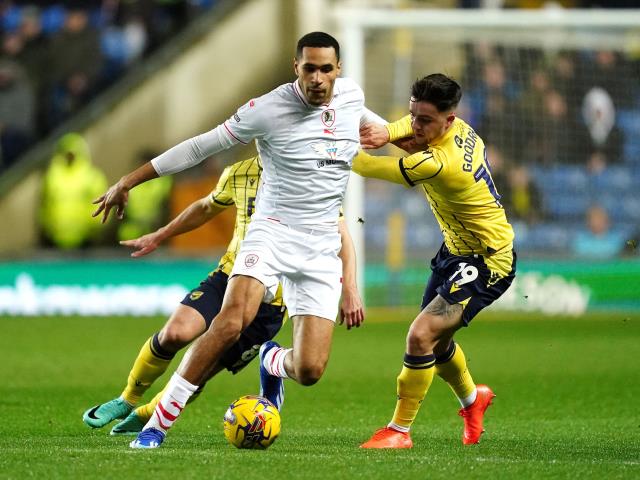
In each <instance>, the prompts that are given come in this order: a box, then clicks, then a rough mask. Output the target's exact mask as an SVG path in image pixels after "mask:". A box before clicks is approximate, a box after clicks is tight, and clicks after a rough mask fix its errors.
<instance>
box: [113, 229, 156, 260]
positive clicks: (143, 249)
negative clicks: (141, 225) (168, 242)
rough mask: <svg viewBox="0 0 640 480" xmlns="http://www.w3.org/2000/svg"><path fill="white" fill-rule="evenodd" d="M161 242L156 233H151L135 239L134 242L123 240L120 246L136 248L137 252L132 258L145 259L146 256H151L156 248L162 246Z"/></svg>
mask: <svg viewBox="0 0 640 480" xmlns="http://www.w3.org/2000/svg"><path fill="white" fill-rule="evenodd" d="M160 243H161V240H160V238H159V237H158V235H157V234H156V233H155V232H154V233H149V234H147V235H143V236H142V237H139V238H134V239H133V240H122V241H121V242H120V245H124V246H125V247H131V248H135V252H132V253H131V256H132V257H134V258H137V257H143V256H145V255H148V254H150V253H151V252H153V251H154V250H155V249H156V248H158V247H159V246H160Z"/></svg>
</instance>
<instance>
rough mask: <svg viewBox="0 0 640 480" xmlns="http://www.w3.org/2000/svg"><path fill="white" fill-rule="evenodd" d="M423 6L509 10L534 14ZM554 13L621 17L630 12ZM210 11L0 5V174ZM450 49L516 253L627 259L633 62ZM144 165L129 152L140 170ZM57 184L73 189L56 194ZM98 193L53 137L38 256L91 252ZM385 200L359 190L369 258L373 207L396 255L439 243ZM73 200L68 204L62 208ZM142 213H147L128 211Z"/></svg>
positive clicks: (639, 177)
mask: <svg viewBox="0 0 640 480" xmlns="http://www.w3.org/2000/svg"><path fill="white" fill-rule="evenodd" d="M333 3H341V2H333ZM344 3H346V4H348V3H354V4H358V3H362V2H357V1H355V2H349V1H344ZM380 3H381V4H384V3H385V2H380ZM429 3H430V2H426V1H417V0H416V1H415V2H407V4H415V5H421V6H426V5H427V4H429ZM432 3H436V4H442V5H439V6H448V7H456V6H457V7H478V6H483V5H486V4H487V3H492V4H495V5H494V6H501V7H513V8H516V7H539V6H542V5H544V3H545V2H537V1H498V2H496V1H493V2H487V1H473V0H466V1H465V0H460V1H450V2H432ZM445 3H446V5H445ZM558 3H559V4H561V5H562V6H565V7H594V6H595V7H629V6H634V5H631V4H630V3H640V2H624V1H619V2H616V1H612V2H596V1H561V2H558ZM214 4H215V0H101V1H100V0H93V1H65V2H55V1H37V2H36V1H31V2H18V1H8V0H5V1H0V29H1V34H2V55H1V60H0V173H1V172H2V170H3V169H5V168H8V167H9V166H10V165H11V164H12V163H13V162H15V161H16V160H17V159H18V158H19V156H20V155H21V154H22V153H23V152H24V151H25V150H26V149H27V148H28V147H29V146H30V145H33V144H34V142H35V141H36V140H37V139H39V138H42V137H43V136H45V135H46V134H47V133H49V132H51V130H52V129H54V128H55V127H56V126H58V125H60V124H61V123H62V122H63V121H64V120H65V119H68V118H70V117H71V116H72V115H73V114H75V113H77V112H78V111H79V109H80V108H81V107H82V106H83V105H85V104H86V103H87V102H89V101H90V100H91V99H93V98H94V97H95V96H96V95H97V93H99V92H100V91H101V90H103V89H105V88H106V87H108V86H109V85H111V84H113V83H114V82H115V81H116V80H117V79H118V78H120V77H121V76H122V75H123V74H124V73H125V72H126V71H127V70H128V69H129V68H130V67H131V66H134V65H136V63H137V62H138V61H139V60H140V59H142V58H143V57H145V56H146V55H148V54H149V53H151V52H153V51H154V50H155V49H157V48H158V47H159V46H160V45H162V44H164V43H166V42H167V40H168V39H170V38H171V37H172V36H173V35H175V34H177V33H178V32H180V31H181V30H182V29H183V28H184V27H185V26H186V25H187V24H188V23H189V21H190V20H192V19H193V18H195V16H196V15H197V14H198V13H199V12H202V11H203V10H206V9H209V8H211V7H212V6H213V5H214ZM463 49H464V58H465V68H464V72H463V74H462V76H461V78H459V81H460V83H461V84H462V86H463V91H464V96H463V102H462V104H461V106H460V111H459V115H460V116H461V117H462V118H464V119H465V120H467V121H468V122H469V123H470V124H471V125H472V126H473V127H474V128H475V129H476V130H477V131H478V132H479V134H480V135H481V136H482V137H483V138H484V139H485V142H486V144H487V154H488V155H487V156H488V159H489V162H490V163H491V167H492V175H493V178H494V182H495V184H496V186H497V188H498V191H499V192H500V193H501V195H502V199H501V202H502V203H503V205H504V206H505V208H506V210H507V213H508V215H509V218H510V220H511V221H512V223H514V225H515V227H516V231H517V238H518V243H519V246H520V247H521V248H524V249H526V250H527V251H531V252H541V253H545V254H549V253H550V252H551V253H552V254H553V253H554V252H555V253H560V254H565V253H572V254H574V255H577V256H587V257H600V258H610V257H615V256H618V255H621V254H625V253H635V251H636V250H635V243H634V241H633V239H635V238H637V236H638V225H640V197H639V196H638V195H637V194H636V193H635V190H634V186H635V185H637V184H638V183H640V173H639V167H640V84H639V83H638V81H637V79H638V78H640V51H639V52H636V56H634V55H631V54H627V53H621V52H617V51H610V50H558V51H555V52H554V53H553V54H552V55H550V54H549V53H548V52H546V51H543V50H542V49H535V48H522V47H505V46H504V45H497V44H491V43H485V42H474V43H472V44H471V43H470V44H467V45H464V46H463ZM523 66H524V67H526V68H523ZM425 73H429V72H425ZM153 154H154V152H149V151H145V152H140V154H139V156H140V160H141V161H145V160H148V159H150V158H152V157H153ZM61 184H66V185H75V187H74V188H66V189H65V188H60V187H59V185H61ZM151 184H153V182H151ZM56 185H57V186H56ZM98 187H99V188H98ZM105 188H106V179H105V177H104V175H103V174H102V173H101V172H99V171H98V170H97V169H96V168H95V167H93V166H92V165H91V154H90V152H89V149H88V147H87V145H86V142H85V141H84V139H83V138H82V137H81V136H80V135H78V134H74V133H72V134H68V135H65V136H64V137H63V138H61V139H60V140H59V142H58V145H57V147H56V150H55V152H52V160H51V162H50V166H49V168H48V170H47V172H46V174H45V180H44V185H43V207H42V209H41V211H40V224H41V227H42V241H43V244H44V245H53V246H58V247H61V248H66V249H74V248H79V247H82V246H88V245H92V244H95V243H96V242H97V243H100V240H101V239H102V241H103V242H104V238H105V237H104V235H103V236H102V237H101V238H98V237H96V230H95V228H94V227H92V224H91V222H90V221H88V220H87V221H86V222H83V221H82V219H83V218H86V217H88V214H89V213H90V212H89V210H92V208H91V205H90V201H91V200H93V199H94V198H95V197H96V196H97V195H98V194H99V193H101V191H103V190H104V189H105ZM394 188H396V187H392V186H389V185H378V184H374V185H371V184H369V185H368V187H367V194H368V195H369V196H370V198H372V199H373V198H374V197H375V201H371V202H368V203H367V215H366V218H367V219H368V220H371V221H367V223H366V228H365V235H366V240H367V242H368V243H367V244H368V246H370V247H371V248H372V249H373V250H374V251H375V250H376V249H378V250H384V249H385V248H387V247H388V244H389V238H388V235H389V228H388V222H389V219H391V218H396V217H394V215H393V214H394V212H391V211H388V210H386V209H385V208H386V207H385V205H397V204H400V205H402V207H401V210H402V211H401V213H402V214H403V215H404V218H405V219H406V220H407V221H406V223H407V225H412V228H406V239H405V242H406V248H407V249H408V250H412V249H413V250H416V251H421V250H423V249H424V248H426V247H428V248H431V247H434V244H433V243H434V242H437V241H439V232H438V231H437V226H436V224H435V222H434V221H433V219H432V218H430V217H431V215H430V214H429V213H428V212H427V211H426V209H425V205H424V200H423V199H418V200H417V201H416V200H415V199H410V200H408V201H407V200H406V198H405V197H403V199H402V201H401V202H385V201H383V200H382V199H384V198H390V197H393V196H397V195H399V194H398V193H396V192H395V191H394V190H392V189H394ZM170 192H171V183H170V181H168V182H167V183H165V184H163V185H162V186H160V185H159V184H158V186H157V188H155V190H154V191H152V192H146V193H145V194H139V195H138V196H139V197H140V198H142V197H144V196H145V195H146V196H148V197H150V200H149V201H148V202H147V203H146V205H144V206H140V208H139V209H137V207H136V202H137V200H134V201H133V202H132V203H133V205H132V204H130V205H129V222H128V225H127V226H124V227H120V229H119V231H117V232H112V233H113V235H112V237H113V236H116V237H117V238H119V239H125V238H133V237H135V236H139V235H141V234H143V233H145V232H146V231H149V230H151V229H152V228H156V227H157V226H159V225H160V224H162V223H163V222H164V221H166V220H167V208H166V205H167V202H168V198H169V196H170ZM74 202H75V203H76V204H77V206H76V207H71V206H70V205H72V204H74ZM140 202H144V201H143V200H140ZM87 205H89V206H87ZM74 208H75V210H74V212H73V213H70V209H71V210H72V209H74ZM393 208H395V207H393ZM136 210H137V211H138V214H137V213H136ZM145 210H148V211H149V212H150V213H148V214H146V215H145V214H142V213H140V212H144V211H145ZM136 215H137V216H138V217H140V218H137V219H136ZM144 217H147V218H144ZM71 218H73V219H74V220H73V222H74V225H80V224H84V223H86V224H87V225H86V228H80V227H78V228H76V229H75V234H73V235H71V236H72V237H73V238H70V237H69V235H70V233H69V232H70V231H71V230H74V229H69V228H63V223H64V222H67V223H68V221H70V220H69V219H71ZM62 219H67V220H62ZM412 219H415V220H416V222H413V221H412ZM61 222H62V223H61ZM93 223H94V224H95V222H93ZM64 224H66V223H64ZM134 224H135V225H134ZM416 225H417V227H416ZM393 231H395V230H393ZM109 241H112V239H109ZM105 243H107V242H105Z"/></svg>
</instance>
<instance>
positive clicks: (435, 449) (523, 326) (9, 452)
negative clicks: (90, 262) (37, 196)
mask: <svg viewBox="0 0 640 480" xmlns="http://www.w3.org/2000/svg"><path fill="white" fill-rule="evenodd" d="M410 319H411V312H409V311H394V310H388V311H383V310H380V311H373V310H371V311H370V312H369V317H368V322H367V323H366V324H365V326H364V327H362V328H360V329H357V330H352V331H346V329H344V328H342V327H339V328H337V329H336V333H335V341H334V347H333V352H332V356H331V361H330V363H329V367H328V369H327V371H326V373H325V375H324V377H323V378H322V380H321V381H320V383H318V384H317V385H315V386H313V387H300V386H298V385H296V384H294V383H292V382H288V384H287V396H286V401H285V405H284V408H283V412H282V416H283V418H282V421H283V425H282V434H281V436H280V438H279V439H278V440H277V441H276V443H275V444H274V445H273V446H272V447H271V448H270V449H269V450H267V451H241V450H236V449H235V448H233V447H231V446H230V445H228V444H227V443H226V441H225V439H224V436H223V433H222V416H223V414H224V412H225V410H226V406H227V405H228V403H230V402H231V401H232V400H234V399H235V398H236V397H238V396H240V395H244V394H249V393H256V392H257V389H258V375H257V371H258V365H257V363H256V362H254V363H252V364H251V365H250V366H249V367H248V368H247V369H246V370H245V371H244V372H242V373H240V374H239V375H237V376H236V377H232V376H231V375H229V374H227V373H224V374H221V375H219V376H218V377H217V378H215V379H214V380H213V381H212V382H211V383H210V384H209V385H208V386H207V388H206V389H205V392H204V393H203V395H202V396H201V398H200V399H199V400H198V401H197V402H195V403H193V404H192V405H190V406H189V407H188V408H187V409H186V410H185V412H184V414H183V415H182V418H181V419H180V420H179V421H178V422H177V424H176V426H175V427H174V428H173V429H172V431H171V432H170V433H169V435H168V437H167V440H166V442H165V444H164V445H163V446H162V447H161V448H160V449H158V450H153V451H134V450H131V449H129V448H128V446H127V444H128V442H129V441H130V440H131V438H130V437H110V436H109V435H108V433H109V427H105V428H103V429H100V430H91V429H89V428H88V427H86V426H85V425H84V424H83V423H82V421H81V415H82V412H83V411H84V410H85V409H86V408H88V407H90V406H91V405H93V404H95V403H98V402H101V401H106V400H109V399H111V398H112V397H114V396H116V395H118V394H119V393H120V392H121V390H122V387H123V382H125V381H126V376H127V373H128V371H129V367H130V365H131V362H132V360H133V358H134V357H135V355H136V354H137V351H138V349H139V347H140V345H141V343H142V342H143V341H144V340H145V339H146V338H148V336H149V335H150V334H151V333H152V332H154V331H155V330H157V329H158V328H159V327H160V326H161V325H162V324H163V322H164V318H91V319H80V318H33V319H32V318H12V319H2V320H0V352H1V354H2V363H1V365H2V368H0V478H2V479H5V478H15V479H24V478H47V479H51V478H118V479H128V478H132V479H164V478H176V479H187V478H198V479H217V478H220V479H247V478H259V479H269V480H273V479H290V478H295V479H307V478H308V479H311V478H313V479H333V478H336V479H351V478H381V479H392V478H401V479H423V478H425V479H437V478H447V479H458V478H459V479H463V478H464V479H469V478H482V479H492V478H507V479H511V478H513V479H523V478H525V479H526V478H531V479H539V478H567V479H576V478H579V479H585V478H598V479H602V478H606V479H611V478H640V416H639V415H638V406H637V405H638V401H639V399H640V386H639V384H640V373H639V372H640V361H639V360H638V359H639V358H640V316H638V315H637V314H636V315H625V314H614V313H612V314H607V315H601V316H596V315H589V316H585V317H581V318H571V319H567V318H561V317H552V318H541V317H538V316H536V315H533V314H528V315H523V314H517V315H515V314H514V315H505V314H499V315H498V314H491V313H490V312H487V313H484V314H482V315H481V316H480V317H478V318H477V319H476V320H474V322H473V325H472V327H471V328H468V329H465V330H464V331H462V332H460V333H459V335H458V337H457V338H458V340H459V342H460V343H461V345H462V346H463V348H464V350H465V353H466V354H467V357H468V359H469V366H470V368H471V371H472V373H473V375H474V378H475V380H476V381H477V382H478V383H488V384H489V385H491V386H492V387H493V389H494V391H495V392H496V394H497V398H496V400H495V402H494V405H493V406H492V407H491V408H490V409H489V410H488V413H487V416H486V421H485V427H486V429H487V433H486V434H485V435H484V436H483V438H482V441H481V443H480V444H479V445H476V446H472V447H464V446H463V445H462V444H461V441H460V436H461V425H462V421H461V419H460V418H459V417H458V416H457V408H458V406H457V402H456V401H455V399H454V397H453V394H452V393H451V392H450V391H449V389H448V387H447V386H446V385H445V384H444V383H443V382H442V381H441V380H440V379H438V378H436V379H435V381H434V384H433V386H432V388H431V391H430V393H429V395H428V397H427V400H425V402H424V404H423V407H422V410H421V411H420V413H419V416H418V419H417V421H416V423H415V425H414V428H413V432H412V436H413V440H414V443H415V446H414V448H413V449H412V450H408V451H363V450H360V449H359V448H358V445H359V443H360V442H362V441H364V440H366V439H367V438H368V436H369V435H370V434H371V433H372V432H373V431H374V430H375V429H376V428H378V427H380V426H382V425H384V424H385V423H386V422H387V421H388V420H389V419H390V416H391V414H392V412H393V408H394V405H395V378H396V375H397V373H398V372H399V370H400V367H401V361H402V355H403V351H404V338H405V334H406V330H407V326H408V323H409V321H410ZM290 338H291V330H290V326H286V327H285V328H284V329H283V331H282V332H281V333H280V335H279V339H280V341H281V342H282V343H285V344H289V343H290ZM166 377H168V374H166V375H165V377H164V378H166ZM164 378H163V379H161V380H160V381H159V382H158V384H157V385H156V386H154V388H153V389H152V390H151V391H150V392H149V393H155V392H156V391H157V390H158V388H159V387H160V386H161V385H160V384H161V383H162V384H164ZM149 398H150V395H149Z"/></svg>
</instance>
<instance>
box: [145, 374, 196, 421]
mask: <svg viewBox="0 0 640 480" xmlns="http://www.w3.org/2000/svg"><path fill="white" fill-rule="evenodd" d="M197 389H198V386H197V385H192V384H191V383H189V382H187V381H186V380H185V379H184V378H182V377H181V376H180V375H178V374H177V373H174V374H173V376H172V377H171V380H169V383H168V384H167V388H166V389H165V391H164V394H163V395H162V398H161V399H160V401H159V402H158V405H156V408H155V410H154V411H153V415H152V416H151V418H150V419H149V421H148V422H147V424H146V425H145V426H144V429H145V430H146V429H148V428H152V427H153V428H156V429H158V430H161V431H163V432H164V433H167V430H169V429H170V428H171V426H172V425H173V423H174V422H175V421H176V420H177V419H178V416H179V415H180V412H182V409H183V408H184V406H185V405H186V404H187V401H188V400H189V398H190V397H191V395H193V394H194V393H195V391H196V390H197Z"/></svg>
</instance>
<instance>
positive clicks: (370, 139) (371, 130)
mask: <svg viewBox="0 0 640 480" xmlns="http://www.w3.org/2000/svg"><path fill="white" fill-rule="evenodd" d="M387 143H389V131H388V130H387V127H386V126H385V125H381V124H379V123H367V124H365V125H363V126H361V127H360V146H361V147H362V148H365V149H373V148H380V147H383V146H384V145H386V144H387Z"/></svg>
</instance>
